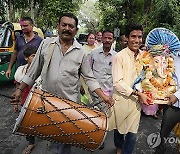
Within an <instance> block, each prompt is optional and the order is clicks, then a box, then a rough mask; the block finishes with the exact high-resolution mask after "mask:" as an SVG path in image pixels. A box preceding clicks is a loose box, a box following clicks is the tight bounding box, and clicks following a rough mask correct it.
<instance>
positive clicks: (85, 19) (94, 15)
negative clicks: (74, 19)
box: [78, 0, 99, 33]
mask: <svg viewBox="0 0 180 154" xmlns="http://www.w3.org/2000/svg"><path fill="white" fill-rule="evenodd" d="M78 19H79V24H80V26H81V28H82V27H83V28H84V29H85V32H86V33H89V32H92V33H95V32H96V31H98V26H99V11H98V10H97V9H96V8H95V2H93V1H91V0H89V1H86V2H85V3H83V4H82V5H81V6H80V9H79V11H78Z"/></svg>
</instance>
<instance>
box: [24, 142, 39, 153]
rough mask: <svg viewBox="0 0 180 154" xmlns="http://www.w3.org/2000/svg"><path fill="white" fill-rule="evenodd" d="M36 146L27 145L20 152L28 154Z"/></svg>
mask: <svg viewBox="0 0 180 154" xmlns="http://www.w3.org/2000/svg"><path fill="white" fill-rule="evenodd" d="M35 146H36V145H35V144H30V145H28V146H27V147H26V148H25V149H24V150H23V152H22V154H30V153H31V151H32V150H33V149H34V147H35Z"/></svg>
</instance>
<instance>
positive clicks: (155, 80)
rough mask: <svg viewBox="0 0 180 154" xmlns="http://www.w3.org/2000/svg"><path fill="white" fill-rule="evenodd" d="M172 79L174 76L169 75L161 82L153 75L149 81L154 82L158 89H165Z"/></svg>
mask: <svg viewBox="0 0 180 154" xmlns="http://www.w3.org/2000/svg"><path fill="white" fill-rule="evenodd" d="M171 79H172V78H171V77H170V76H169V75H168V76H167V77H166V80H165V81H164V82H163V83H162V84H160V83H159V82H158V80H157V79H156V78H154V77H152V78H151V79H150V80H149V81H150V82H151V84H152V85H153V86H154V87H155V88H157V89H158V90H163V89H164V88H166V87H167V86H168V85H170V81H171Z"/></svg>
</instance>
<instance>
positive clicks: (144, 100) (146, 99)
mask: <svg viewBox="0 0 180 154" xmlns="http://www.w3.org/2000/svg"><path fill="white" fill-rule="evenodd" d="M138 99H139V101H140V102H141V103H142V104H146V105H150V104H152V103H148V102H152V98H150V97H149V96H147V95H146V94H144V93H141V92H138Z"/></svg>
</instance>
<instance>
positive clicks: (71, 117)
mask: <svg viewBox="0 0 180 154" xmlns="http://www.w3.org/2000/svg"><path fill="white" fill-rule="evenodd" d="M13 133H14V134H18V135H32V136H37V137H40V138H42V139H45V140H49V141H54V142H59V143H63V144H70V145H72V146H77V147H80V148H83V149H86V150H90V151H94V150H96V149H98V148H99V147H100V145H101V144H102V143H103V142H104V139H105V137H106V133H107V117H106V115H105V114H104V113H103V112H100V111H98V110H95V109H90V108H88V107H87V106H85V105H83V104H77V103H75V102H73V101H70V100H66V99H62V98H59V97H58V96H55V95H53V94H50V93H48V92H46V91H43V90H41V89H38V88H34V89H32V90H31V92H30V93H29V95H28V97H27V99H26V102H25V104H24V106H23V107H22V109H21V112H20V114H19V117H18V119H17V121H16V124H15V126H14V130H13Z"/></svg>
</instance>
